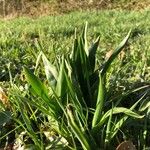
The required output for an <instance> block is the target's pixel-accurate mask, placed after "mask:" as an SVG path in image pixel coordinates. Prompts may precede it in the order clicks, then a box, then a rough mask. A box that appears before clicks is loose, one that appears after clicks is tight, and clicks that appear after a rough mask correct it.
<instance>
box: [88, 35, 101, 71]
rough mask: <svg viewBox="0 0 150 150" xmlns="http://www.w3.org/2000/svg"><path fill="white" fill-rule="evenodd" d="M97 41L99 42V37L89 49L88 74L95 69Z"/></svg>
mask: <svg viewBox="0 0 150 150" xmlns="http://www.w3.org/2000/svg"><path fill="white" fill-rule="evenodd" d="M99 41H100V37H98V38H97V39H96V41H95V42H94V43H93V44H92V46H91V47H90V48H89V55H88V59H89V64H90V70H91V72H90V73H93V71H94V69H95V61H96V51H97V48H98V45H99Z"/></svg>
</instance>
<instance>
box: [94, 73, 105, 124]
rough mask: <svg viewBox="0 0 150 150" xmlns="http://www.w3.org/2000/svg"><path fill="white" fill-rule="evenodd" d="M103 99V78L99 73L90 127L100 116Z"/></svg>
mask: <svg viewBox="0 0 150 150" xmlns="http://www.w3.org/2000/svg"><path fill="white" fill-rule="evenodd" d="M104 100H105V87H104V83H103V79H102V77H101V73H100V74H99V87H98V96H97V103H96V109H95V113H94V117H93V121H92V127H95V126H96V125H97V123H98V122H99V121H100V119H101V117H102V109H103V104H104Z"/></svg>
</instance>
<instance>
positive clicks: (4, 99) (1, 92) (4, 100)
mask: <svg viewBox="0 0 150 150" xmlns="http://www.w3.org/2000/svg"><path fill="white" fill-rule="evenodd" d="M0 101H1V102H2V103H3V104H4V106H5V107H9V106H10V105H9V101H8V97H7V96H6V94H5V92H4V90H3V89H2V88H1V87H0Z"/></svg>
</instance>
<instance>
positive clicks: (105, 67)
mask: <svg viewBox="0 0 150 150" xmlns="http://www.w3.org/2000/svg"><path fill="white" fill-rule="evenodd" d="M130 34H131V30H130V31H129V32H128V34H127V36H126V37H125V38H124V40H123V41H122V42H121V43H120V44H119V46H118V47H117V48H116V49H115V50H114V52H113V53H112V55H111V56H110V57H109V59H108V60H107V61H106V63H105V64H104V66H103V68H102V70H101V72H102V76H104V75H105V74H106V73H107V70H108V68H109V67H110V65H111V63H112V62H113V60H114V59H115V58H116V57H117V55H118V54H119V53H120V52H121V51H122V50H123V48H124V46H125V45H126V43H127V41H128V39H129V37H130Z"/></svg>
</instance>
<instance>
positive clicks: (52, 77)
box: [42, 53, 58, 87]
mask: <svg viewBox="0 0 150 150" xmlns="http://www.w3.org/2000/svg"><path fill="white" fill-rule="evenodd" d="M42 60H43V63H44V68H45V74H46V77H47V80H48V81H49V83H50V85H51V86H52V87H54V86H55V84H56V81H57V78H58V72H57V69H56V68H55V66H53V65H52V64H51V63H50V62H49V61H48V59H47V58H46V56H45V55H44V53H42Z"/></svg>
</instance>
